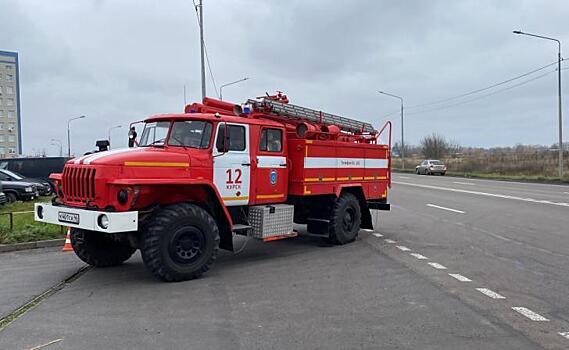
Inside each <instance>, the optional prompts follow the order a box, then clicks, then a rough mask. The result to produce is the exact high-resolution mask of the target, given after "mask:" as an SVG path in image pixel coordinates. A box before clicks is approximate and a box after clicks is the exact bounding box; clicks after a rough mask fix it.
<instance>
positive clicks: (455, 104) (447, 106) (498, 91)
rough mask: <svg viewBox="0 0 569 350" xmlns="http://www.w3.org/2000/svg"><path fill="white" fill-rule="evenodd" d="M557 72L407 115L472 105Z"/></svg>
mask: <svg viewBox="0 0 569 350" xmlns="http://www.w3.org/2000/svg"><path fill="white" fill-rule="evenodd" d="M556 71H557V70H552V71H549V72H547V73H544V74H541V75H538V76H537V77H533V78H531V79H528V80H524V81H522V82H521V83H518V84H515V85H512V86H508V87H506V88H503V89H500V90H497V91H494V92H491V93H488V94H484V95H481V96H477V97H475V98H471V99H469V100H466V101H461V102H458V103H453V104H450V105H444V106H439V107H435V108H431V109H427V110H424V111H417V112H410V113H407V115H414V114H421V113H428V112H434V111H438V110H441V109H447V108H452V107H456V106H460V105H463V104H465V103H470V102H473V101H477V100H481V99H483V98H486V97H489V96H493V95H496V94H499V93H502V92H504V91H508V90H511V89H514V88H517V87H520V86H522V85H525V84H528V83H531V82H532V81H534V80H538V79H541V78H544V77H546V76H548V75H549V74H551V73H554V72H556Z"/></svg>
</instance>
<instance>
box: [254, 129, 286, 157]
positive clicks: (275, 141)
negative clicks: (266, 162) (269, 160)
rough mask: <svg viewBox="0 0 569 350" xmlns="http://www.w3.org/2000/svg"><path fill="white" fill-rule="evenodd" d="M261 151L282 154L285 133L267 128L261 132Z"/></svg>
mask: <svg viewBox="0 0 569 350" xmlns="http://www.w3.org/2000/svg"><path fill="white" fill-rule="evenodd" d="M259 150H261V151H265V152H281V151H282V150H283V132H282V130H281V129H270V128H265V129H263V130H262V131H261V143H260V145H259Z"/></svg>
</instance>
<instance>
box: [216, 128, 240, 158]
mask: <svg viewBox="0 0 569 350" xmlns="http://www.w3.org/2000/svg"><path fill="white" fill-rule="evenodd" d="M225 130H227V135H225ZM245 142H246V141H245V127H243V126H240V125H227V124H219V130H218V132H217V141H216V144H215V147H216V148H217V150H218V151H219V152H223V151H224V150H225V151H238V152H239V151H244V150H245V148H246V143H245ZM224 146H225V147H224Z"/></svg>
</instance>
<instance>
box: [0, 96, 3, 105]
mask: <svg viewBox="0 0 569 350" xmlns="http://www.w3.org/2000/svg"><path fill="white" fill-rule="evenodd" d="M2 105H3V102H2V99H1V98H0V106H2Z"/></svg>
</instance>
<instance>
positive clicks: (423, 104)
mask: <svg viewBox="0 0 569 350" xmlns="http://www.w3.org/2000/svg"><path fill="white" fill-rule="evenodd" d="M563 60H565V59H562V61H563ZM555 64H558V62H557V61H555V62H552V63H549V64H546V65H544V66H542V67H539V68H536V69H533V70H531V71H529V72H526V73H523V74H520V75H517V76H515V77H513V78H509V79H506V80H503V81H500V82H498V83H494V84H492V85H489V86H487V87H484V88H480V89H476V90H472V91H468V92H466V93H463V94H460V95H456V96H452V97H448V98H444V99H440V100H435V101H432V102H427V103H422V104H418V105H412V106H407V107H405V109H406V110H409V109H417V108H421V107H427V106H432V105H437V104H441V103H443V102H448V101H452V100H456V99H460V98H463V97H467V96H470V95H474V94H477V93H480V92H483V91H486V90H490V89H493V88H495V87H498V86H501V85H504V84H507V83H510V82H512V81H515V80H517V79H521V78H524V77H527V76H529V75H531V74H534V73H537V72H539V71H541V70H544V69H546V68H548V67H551V66H552V65H555ZM549 73H551V72H549ZM549 73H547V74H549ZM529 81H533V80H531V79H530V80H529ZM529 81H528V82H529ZM521 85H525V83H524V84H519V85H516V87H517V86H521ZM506 90H509V89H505V90H501V91H506ZM492 95H494V93H491V94H486V95H484V96H485V97H487V96H492ZM482 98H483V97H482ZM477 99H478V98H477ZM469 101H470V100H469ZM460 104H462V103H457V104H452V105H451V106H455V105H460ZM440 107H441V109H442V107H444V106H440ZM437 109H438V108H436V109H433V110H437ZM428 111H431V109H429V110H428ZM422 112H423V111H421V113H422ZM425 112H427V111H425ZM397 113H399V111H393V112H391V113H389V114H386V115H384V118H386V117H390V116H392V115H395V114H397ZM418 113H419V112H410V113H407V114H418Z"/></svg>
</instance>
